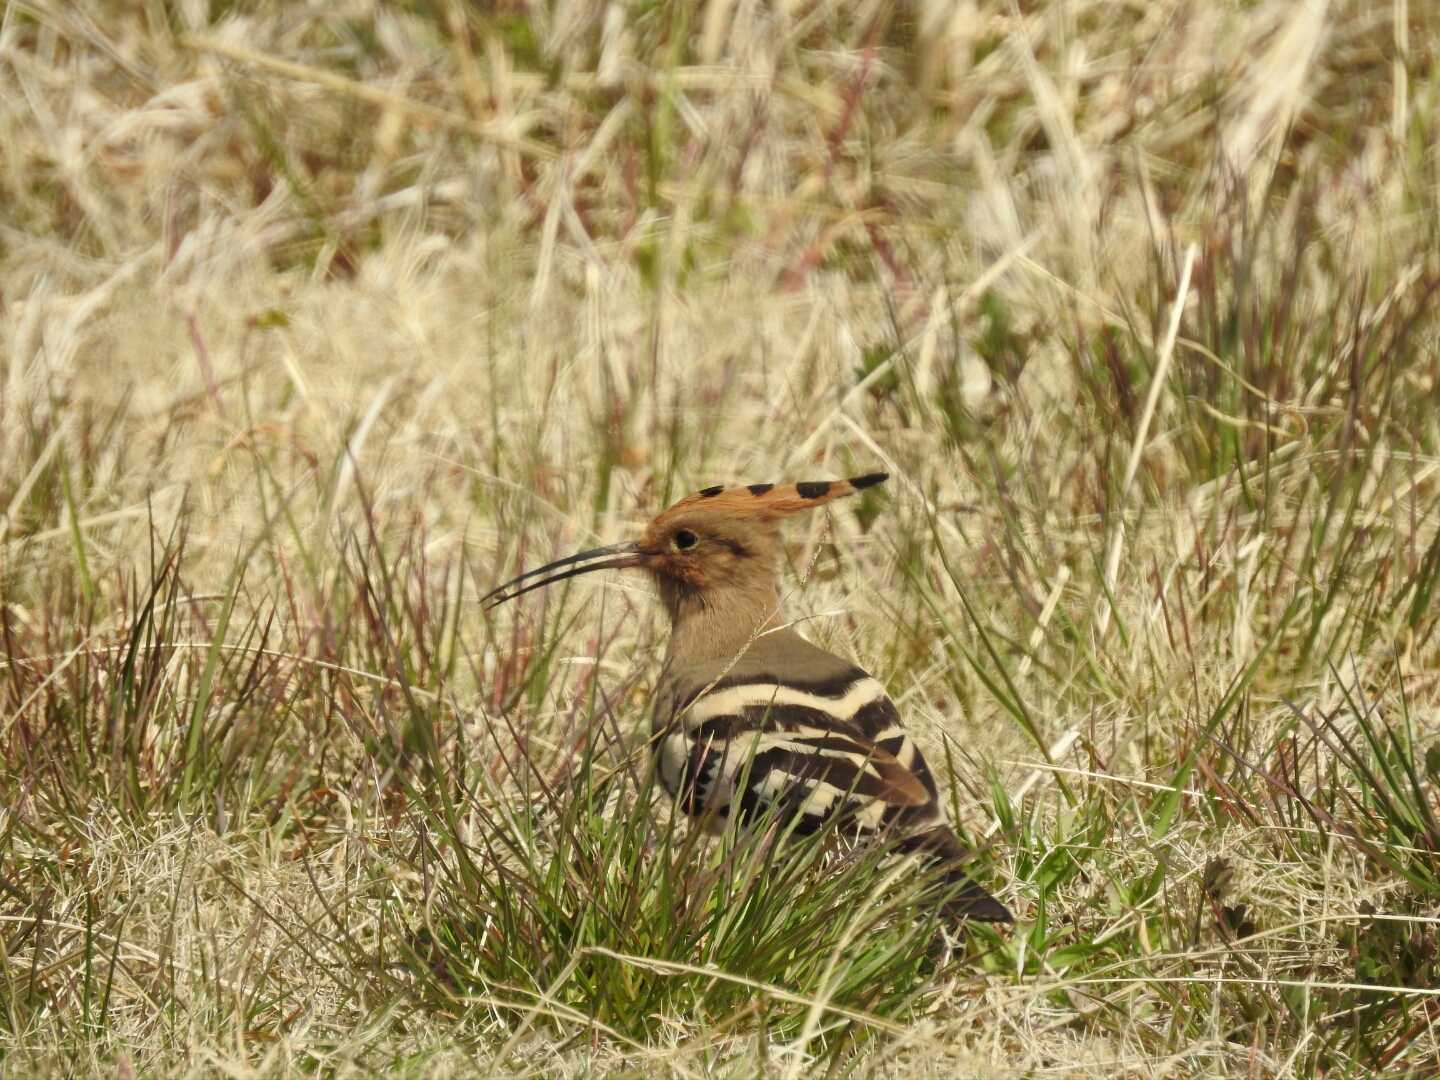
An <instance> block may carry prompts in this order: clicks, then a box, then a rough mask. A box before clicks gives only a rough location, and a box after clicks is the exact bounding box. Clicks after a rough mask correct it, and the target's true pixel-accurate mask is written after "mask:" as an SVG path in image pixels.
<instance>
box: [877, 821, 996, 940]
mask: <svg viewBox="0 0 1440 1080" xmlns="http://www.w3.org/2000/svg"><path fill="white" fill-rule="evenodd" d="M901 849H902V850H904V851H912V852H917V853H923V854H925V855H928V856H929V857H930V858H931V860H932V861H933V862H935V863H936V864H940V865H943V866H944V867H945V874H944V876H943V877H942V878H941V879H940V881H939V883H938V884H937V888H939V889H943V890H944V891H945V892H947V893H950V894H951V895H950V896H949V897H948V899H946V901H945V913H946V914H947V915H950V916H952V917H953V918H955V919H974V920H976V921H977V922H994V923H1008V922H1014V921H1015V917H1014V916H1013V915H1011V914H1010V910H1009V908H1007V907H1006V906H1005V905H1004V904H1002V903H1000V901H999V900H996V899H995V897H993V896H991V895H990V894H989V893H988V892H986V891H985V889H984V888H982V887H981V886H979V885H977V884H976V883H975V882H974V881H972V880H970V877H969V875H968V874H966V873H965V871H964V865H965V863H967V862H969V861H970V858H971V853H970V852H969V851H967V850H966V849H965V847H964V846H963V845H962V844H961V843H960V839H959V838H958V837H957V836H956V835H955V833H954V832H953V831H952V830H951V829H950V827H949V826H947V825H940V826H937V827H935V828H933V829H929V830H927V831H925V832H921V833H916V834H915V835H913V836H910V837H907V838H906V839H905V840H904V841H903V842H902V843H901Z"/></svg>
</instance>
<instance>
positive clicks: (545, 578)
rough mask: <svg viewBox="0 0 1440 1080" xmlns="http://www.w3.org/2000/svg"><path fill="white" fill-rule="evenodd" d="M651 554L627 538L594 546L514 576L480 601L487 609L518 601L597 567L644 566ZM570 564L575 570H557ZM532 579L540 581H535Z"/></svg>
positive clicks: (614, 568)
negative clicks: (525, 595)
mask: <svg viewBox="0 0 1440 1080" xmlns="http://www.w3.org/2000/svg"><path fill="white" fill-rule="evenodd" d="M648 554H649V552H647V551H646V550H645V549H644V548H642V547H641V546H640V544H639V543H638V542H637V541H634V540H630V541H626V542H625V543H623V544H611V545H610V546H608V547H598V548H591V549H590V550H589V551H582V552H580V553H579V554H578V555H569V556H566V557H565V558H563V559H556V560H555V561H554V562H552V563H546V564H545V565H544V566H541V567H539V568H537V569H535V570H527V571H525V573H523V574H521V575H520V576H519V577H514V578H511V579H510V580H509V581H507V582H506V583H505V584H504V585H500V586H497V587H496V588H494V589H492V590H490V591H489V592H488V593H486V594H485V595H484V596H482V597H481V598H480V602H481V603H482V604H484V605H485V606H486V607H487V608H493V607H495V606H496V605H497V604H503V603H505V601H507V600H514V599H515V598H516V597H517V596H520V595H522V594H524V593H527V592H529V591H530V590H531V589H538V588H540V587H541V586H544V585H551V584H553V583H555V582H557V581H564V580H565V579H566V578H572V577H575V576H577V575H579V574H588V573H590V572H592V571H594V570H623V569H626V568H627V567H631V566H641V565H643V564H644V562H645V557H646V555H648ZM566 566H568V567H571V569H569V570H565V571H563V572H562V573H556V571H557V570H560V569H561V568H562V567H566ZM531 578H535V579H537V580H535V581H531V580H530V579H531ZM522 581H526V582H529V584H527V585H523V586H521V585H520V583H521V582H522ZM517 586H519V587H517Z"/></svg>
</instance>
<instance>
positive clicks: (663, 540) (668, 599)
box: [482, 473, 886, 623]
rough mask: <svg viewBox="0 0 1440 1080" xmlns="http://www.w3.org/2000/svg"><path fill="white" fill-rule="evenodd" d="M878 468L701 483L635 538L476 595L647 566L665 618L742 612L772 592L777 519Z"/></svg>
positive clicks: (498, 596)
mask: <svg viewBox="0 0 1440 1080" xmlns="http://www.w3.org/2000/svg"><path fill="white" fill-rule="evenodd" d="M885 479H886V474H885V473H871V474H869V475H868V476H857V477H853V478H852V479H849V480H813V481H801V482H799V483H791V484H750V485H748V486H742V487H723V486H720V487H708V488H704V489H703V490H701V491H698V492H696V493H695V494H694V495H689V496H687V497H686V498H683V499H681V500H680V501H679V502H677V503H676V504H675V505H674V506H671V507H670V508H669V509H667V510H665V511H663V512H661V513H660V514H659V515H658V516H657V517H656V518H655V519H654V520H653V521H651V522H650V524H649V525H648V526H647V527H646V529H645V531H644V533H643V534H642V535H641V536H640V538H639V539H638V540H630V541H627V542H625V543H621V544H611V545H610V546H608V547H600V548H592V549H591V550H589V551H582V552H580V553H579V554H577V555H570V556H568V557H566V558H564V559H557V560H556V561H555V562H552V563H548V564H546V565H545V566H542V567H539V568H538V569H535V570H530V571H527V572H526V573H523V574H521V575H520V576H519V577H516V578H513V579H512V580H510V581H507V582H506V583H505V584H504V585H501V586H499V587H498V588H496V589H494V590H493V591H492V592H490V593H489V594H488V595H487V596H485V597H484V598H483V601H482V602H483V603H484V604H485V605H486V606H487V607H494V606H495V605H497V604H503V603H504V602H505V601H507V600H513V599H514V598H515V597H517V596H519V595H521V594H522V593H527V592H529V591H530V590H531V589H538V588H540V587H541V586H543V585H549V584H551V583H552V582H556V581H563V580H564V579H565V578H570V577H574V576H576V575H577V574H588V573H591V572H592V571H595V570H615V569H623V568H630V567H636V568H639V569H643V570H647V571H649V572H650V574H651V575H652V576H653V577H654V578H655V580H656V583H657V584H658V585H659V588H660V597H661V599H662V600H663V601H664V603H665V607H666V609H667V610H668V611H669V613H670V617H671V619H672V620H673V621H675V622H676V623H679V622H680V621H681V620H682V619H683V618H684V617H685V616H686V614H687V612H689V611H696V612H705V611H709V612H724V611H727V610H733V611H735V613H736V614H735V618H737V619H740V618H743V615H742V614H741V612H742V611H748V610H749V609H750V608H753V607H754V606H755V603H754V602H751V603H747V602H746V601H747V600H748V601H756V599H757V598H759V600H761V601H763V600H764V599H766V598H773V596H774V582H775V561H776V558H777V556H778V554H779V551H780V522H781V521H782V520H783V519H784V518H786V517H788V516H789V515H791V514H797V513H801V512H803V511H806V510H813V509H814V508H815V507H817V506H823V505H824V504H825V503H828V502H831V501H833V500H835V499H839V498H843V497H845V496H847V495H853V494H854V493H855V492H857V491H860V490H861V489H863V488H867V487H871V486H872V485H875V484H878V483H881V482H882V481H884V480H885Z"/></svg>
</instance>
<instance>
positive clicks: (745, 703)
mask: <svg viewBox="0 0 1440 1080" xmlns="http://www.w3.org/2000/svg"><path fill="white" fill-rule="evenodd" d="M672 708H673V710H674V711H673V715H672V719H671V721H670V723H669V724H668V725H667V726H666V733H665V734H663V735H662V742H661V744H660V746H659V747H658V750H659V758H660V776H661V780H662V782H663V783H664V784H665V786H666V787H667V788H668V789H669V790H670V791H671V792H672V793H674V794H675V796H676V797H677V799H679V801H680V805H681V807H682V808H683V809H684V810H686V811H687V812H689V813H692V814H694V813H700V812H702V811H706V810H710V811H718V812H720V813H722V814H727V815H728V814H729V813H730V812H732V811H735V812H740V813H744V814H745V815H747V816H749V815H751V814H753V813H755V812H757V811H759V810H762V809H764V808H765V807H767V806H771V805H777V804H778V805H781V806H782V808H783V807H784V806H790V807H792V808H793V809H794V810H796V811H798V812H799V813H800V814H801V817H800V822H799V827H800V829H801V830H802V831H810V830H811V829H813V828H816V827H818V826H819V825H820V824H821V823H822V822H823V821H825V820H827V819H829V818H830V817H832V816H834V815H836V814H840V815H843V816H844V817H845V818H846V819H847V820H851V821H853V822H855V823H856V824H858V825H860V826H862V827H865V828H871V829H875V828H880V827H882V826H885V825H888V824H890V823H891V822H892V821H895V820H896V819H897V818H899V817H902V816H903V817H904V818H905V819H906V820H907V821H911V820H913V821H917V822H918V821H929V820H930V819H931V818H935V819H937V820H939V819H940V817H941V815H940V811H939V805H938V801H937V798H936V791H935V782H934V779H933V778H932V776H931V775H930V770H929V769H928V768H927V767H926V765H925V761H924V759H923V757H921V755H920V752H919V750H918V748H917V747H916V746H915V745H914V743H913V742H912V741H911V740H910V738H909V736H908V735H906V733H905V731H904V729H903V728H902V727H901V726H900V721H899V714H898V712H897V711H896V709H895V706H894V703H893V702H891V701H890V698H889V696H888V695H887V694H886V693H885V688H884V687H883V686H882V685H881V684H880V683H878V682H877V681H876V680H875V679H873V678H871V677H870V676H869V675H867V674H866V673H865V672H864V671H862V670H860V669H859V668H857V667H854V666H853V665H846V670H845V671H844V672H840V673H831V674H829V675H828V676H827V677H826V678H824V679H820V680H816V679H809V680H805V679H799V678H797V677H796V676H795V675H793V674H787V676H786V677H783V678H782V677H780V676H778V675H775V674H773V673H771V672H768V671H764V670H745V671H742V672H740V673H738V674H737V673H735V672H731V673H728V674H727V675H725V676H723V677H721V678H720V679H718V680H715V681H712V682H711V683H710V684H709V685H705V686H700V687H696V688H694V689H693V690H691V691H690V692H689V693H682V694H681V695H678V696H677V697H676V698H675V699H673V706H672Z"/></svg>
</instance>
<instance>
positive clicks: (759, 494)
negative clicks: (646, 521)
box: [651, 472, 889, 528]
mask: <svg viewBox="0 0 1440 1080" xmlns="http://www.w3.org/2000/svg"><path fill="white" fill-rule="evenodd" d="M887 479H889V473H883V472H881V473H869V474H867V475H865V476H853V477H851V478H850V479H849V480H800V481H798V482H796V483H793V484H748V485H742V486H740V487H729V488H727V487H724V486H722V485H716V486H715V487H707V488H701V489H700V490H699V491H697V492H696V493H695V494H694V495H687V496H686V497H685V498H683V499H681V500H680V501H679V502H677V503H676V504H675V505H674V506H671V507H669V508H668V509H666V510H663V511H661V512H660V514H659V516H657V517H656V518H655V520H654V521H653V522H651V528H655V527H663V526H664V525H665V523H666V522H667V521H669V520H671V519H672V518H675V517H679V516H680V515H682V514H687V513H689V512H690V511H692V510H701V509H704V510H713V511H714V512H715V513H717V514H723V515H726V516H732V515H733V516H734V517H740V518H744V517H753V518H760V519H762V520H765V521H771V520H774V519H775V518H780V517H785V516H786V515H788V514H798V513H800V512H801V511H804V510H813V509H815V507H817V506H823V505H825V504H826V503H828V502H833V501H834V500H836V499H843V498H845V497H846V496H847V495H854V494H855V493H856V492H857V491H861V490H863V489H864V488H868V487H874V486H875V485H876V484H880V483H884V481H885V480H887Z"/></svg>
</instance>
